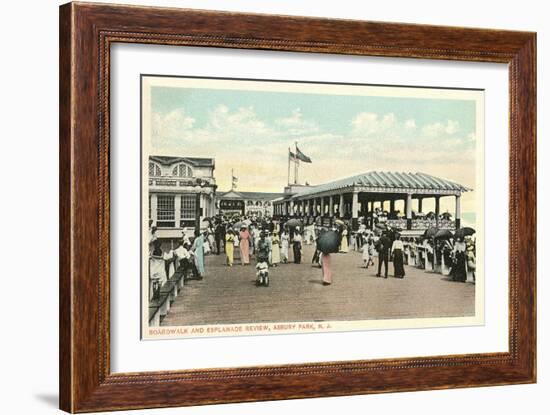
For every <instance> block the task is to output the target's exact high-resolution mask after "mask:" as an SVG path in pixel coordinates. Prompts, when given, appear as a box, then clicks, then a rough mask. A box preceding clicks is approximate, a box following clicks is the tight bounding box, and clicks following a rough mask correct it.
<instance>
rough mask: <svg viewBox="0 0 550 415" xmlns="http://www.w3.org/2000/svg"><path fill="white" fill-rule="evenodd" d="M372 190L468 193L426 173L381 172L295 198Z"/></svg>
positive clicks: (327, 185)
mask: <svg viewBox="0 0 550 415" xmlns="http://www.w3.org/2000/svg"><path fill="white" fill-rule="evenodd" d="M352 187H359V188H370V189H377V190H383V189H388V191H389V192H390V191H402V192H406V191H412V192H416V193H419V192H422V191H426V192H430V193H433V192H437V191H441V192H444V193H448V192H467V191H469V190H472V189H469V188H467V187H466V186H463V185H461V184H458V183H456V182H453V181H451V180H447V179H443V178H440V177H435V176H432V175H430V174H426V173H399V172H381V171H370V172H367V173H363V174H358V175H356V176H351V177H346V178H345V179H340V180H336V181H333V182H329V183H324V184H321V185H318V186H311V187H309V188H307V189H304V190H302V191H300V192H298V193H296V194H295V195H294V196H293V197H294V198H303V197H304V196H309V195H314V194H318V193H324V192H330V191H333V190H340V189H345V188H352Z"/></svg>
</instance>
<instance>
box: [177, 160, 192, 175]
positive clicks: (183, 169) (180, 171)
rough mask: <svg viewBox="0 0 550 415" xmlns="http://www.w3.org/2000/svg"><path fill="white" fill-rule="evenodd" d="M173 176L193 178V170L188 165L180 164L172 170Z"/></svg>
mask: <svg viewBox="0 0 550 415" xmlns="http://www.w3.org/2000/svg"><path fill="white" fill-rule="evenodd" d="M172 176H177V177H193V170H192V169H191V167H189V166H188V165H187V164H184V163H180V164H178V165H177V166H176V167H174V168H173V169H172Z"/></svg>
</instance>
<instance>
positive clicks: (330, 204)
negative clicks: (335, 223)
mask: <svg viewBox="0 0 550 415" xmlns="http://www.w3.org/2000/svg"><path fill="white" fill-rule="evenodd" d="M328 215H329V216H330V217H331V218H332V217H333V216H334V198H333V197H332V195H331V196H330V197H329V199H328Z"/></svg>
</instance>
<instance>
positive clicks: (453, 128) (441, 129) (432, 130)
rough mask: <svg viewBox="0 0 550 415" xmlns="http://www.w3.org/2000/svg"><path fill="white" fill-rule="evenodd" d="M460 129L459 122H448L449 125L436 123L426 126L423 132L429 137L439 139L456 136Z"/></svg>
mask: <svg viewBox="0 0 550 415" xmlns="http://www.w3.org/2000/svg"><path fill="white" fill-rule="evenodd" d="M459 129H460V126H459V123H458V121H454V120H447V123H442V122H436V123H433V124H428V125H425V126H424V127H423V128H422V132H423V133H424V134H425V135H427V136H428V137H438V136H444V135H454V134H456V133H457V132H458V131H459Z"/></svg>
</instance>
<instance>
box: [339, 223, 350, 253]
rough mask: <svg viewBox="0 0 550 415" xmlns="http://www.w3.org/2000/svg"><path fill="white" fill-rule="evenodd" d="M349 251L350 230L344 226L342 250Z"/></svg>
mask: <svg viewBox="0 0 550 415" xmlns="http://www.w3.org/2000/svg"><path fill="white" fill-rule="evenodd" d="M348 251H349V247H348V230H347V228H344V230H343V231H342V242H340V252H343V253H347V252H348Z"/></svg>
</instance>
